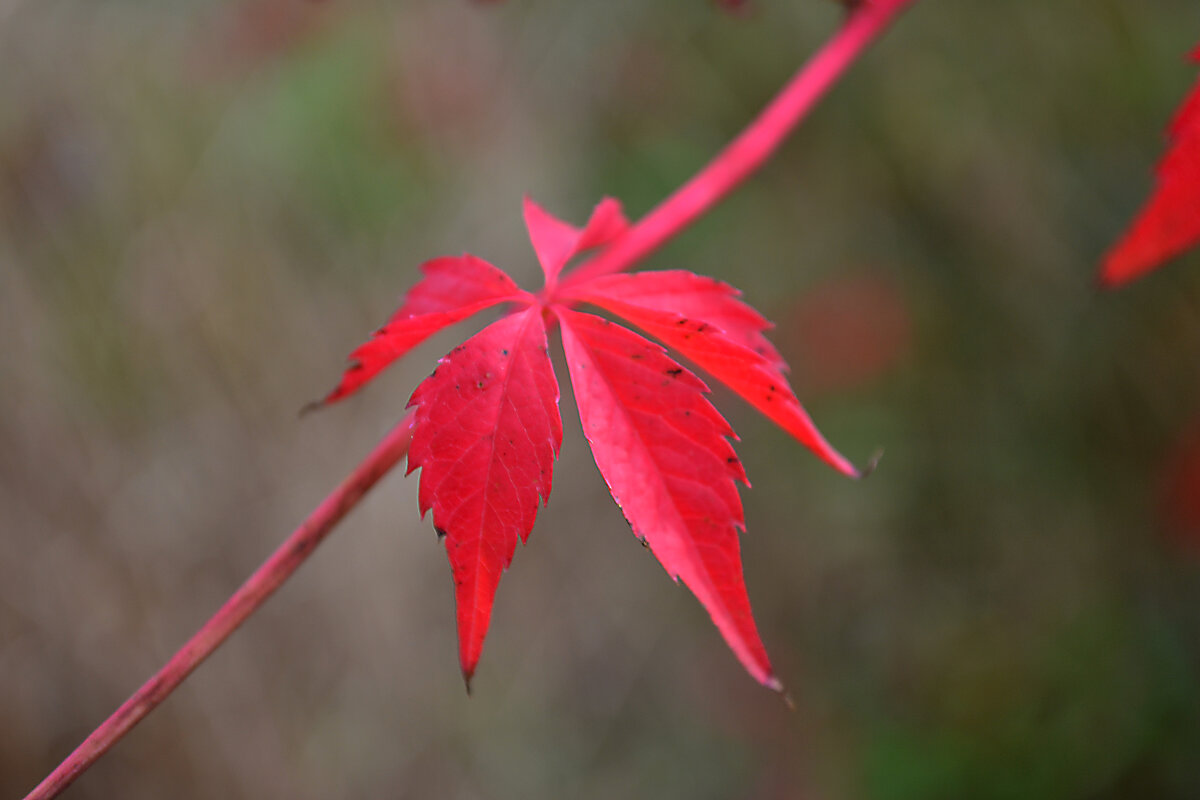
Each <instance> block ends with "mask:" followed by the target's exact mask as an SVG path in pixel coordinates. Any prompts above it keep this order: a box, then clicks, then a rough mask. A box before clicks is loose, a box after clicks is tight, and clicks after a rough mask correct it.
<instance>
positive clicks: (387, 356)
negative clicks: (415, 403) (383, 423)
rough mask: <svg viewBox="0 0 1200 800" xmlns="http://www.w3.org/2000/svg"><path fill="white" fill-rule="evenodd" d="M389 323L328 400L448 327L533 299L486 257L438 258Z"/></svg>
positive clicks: (358, 354)
mask: <svg viewBox="0 0 1200 800" xmlns="http://www.w3.org/2000/svg"><path fill="white" fill-rule="evenodd" d="M421 271H422V272H424V273H425V277H424V278H423V279H422V280H421V281H419V282H418V283H417V284H416V285H415V286H414V287H413V288H412V289H410V290H409V292H408V294H407V295H406V296H405V299H404V303H403V304H402V305H401V306H400V308H399V309H398V310H397V311H396V312H395V313H394V314H392V316H391V318H390V319H389V320H388V322H387V324H386V325H384V326H383V327H382V328H380V329H379V330H378V331H376V332H375V334H374V335H373V336H372V337H371V339H369V340H368V341H366V342H365V343H363V344H361V345H359V347H358V348H357V349H356V350H355V351H354V352H352V353H351V354H350V361H351V364H350V366H349V367H347V368H346V371H345V372H344V373H342V380H341V382H340V383H339V384H338V385H337V387H335V388H334V390H333V391H332V392H330V393H329V394H328V395H327V396H326V397H325V399H324V401H323V402H325V403H333V402H336V401H338V400H341V399H342V398H344V397H347V396H349V395H351V394H354V392H356V391H358V390H359V389H360V388H362V386H363V385H364V384H365V383H367V382H368V381H370V380H371V379H372V378H374V377H375V376H376V375H378V374H379V372H380V371H382V370H383V369H384V368H385V367H387V366H388V365H389V364H391V363H392V362H393V361H395V360H396V359H397V358H400V357H401V356H403V355H404V354H405V353H407V352H408V351H409V350H411V349H413V348H414V347H416V346H417V345H418V344H420V343H421V342H423V341H425V340H426V339H427V338H429V337H430V336H432V335H433V334H435V333H437V332H438V331H440V330H441V329H442V328H445V327H447V326H448V325H453V324H454V323H456V322H460V321H462V320H464V319H466V318H467V317H469V316H472V315H473V314H475V313H477V312H479V311H482V310H483V309H485V308H488V307H489V306H494V305H496V304H497V303H501V302H504V301H505V300H518V299H521V298H522V297H528V296H529V295H528V293H527V292H524V291H522V290H521V289H520V287H518V286H517V284H515V283H513V280H512V278H510V277H508V275H507V274H505V273H504V272H503V271H502V270H500V269H499V268H497V267H494V266H492V265H491V264H489V263H487V262H486V261H484V260H483V259H481V258H476V257H475V256H472V255H463V256H461V257H459V258H450V257H446V258H435V259H433V260H432V261H427V262H425V263H424V264H422V265H421Z"/></svg>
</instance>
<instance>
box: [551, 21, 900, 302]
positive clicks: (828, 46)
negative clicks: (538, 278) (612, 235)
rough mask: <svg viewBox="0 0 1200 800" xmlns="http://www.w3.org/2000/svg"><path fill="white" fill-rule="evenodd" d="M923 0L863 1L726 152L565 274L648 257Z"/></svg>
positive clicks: (744, 173)
mask: <svg viewBox="0 0 1200 800" xmlns="http://www.w3.org/2000/svg"><path fill="white" fill-rule="evenodd" d="M913 2H915V0H859V2H857V3H856V4H854V5H853V6H852V8H853V10H852V11H851V12H850V13H849V15H848V16H847V18H846V22H845V24H844V25H843V26H842V27H841V28H840V29H839V30H838V32H837V33H836V34H834V36H833V38H831V39H830V40H829V41H828V42H826V43H825V45H824V46H823V47H822V48H821V49H820V50H819V51H817V53H816V54H815V55H814V56H813V57H812V58H811V59H809V61H808V62H806V63H805V64H804V66H802V67H801V68H800V69H799V70H798V71H797V72H796V74H795V75H794V76H793V77H792V78H791V80H789V81H788V83H787V85H785V86H784V87H783V89H782V90H781V91H780V92H779V94H777V95H776V96H775V98H774V99H773V100H771V102H770V103H769V104H768V105H767V107H766V108H764V109H763V110H762V111H761V112H760V113H759V115H758V116H757V117H756V118H755V119H754V121H752V122H751V123H750V124H749V125H748V126H747V127H746V128H745V129H744V130H743V131H742V132H741V133H740V134H738V136H737V138H735V139H734V140H733V141H732V142H730V143H729V144H728V145H726V146H725V149H724V150H722V151H721V152H720V153H718V154H717V156H716V157H715V158H713V160H712V161H710V162H709V163H708V164H707V165H706V166H705V167H704V168H703V169H702V170H700V171H699V172H698V173H696V174H695V175H694V176H693V177H692V179H691V180H689V181H688V182H687V183H685V184H684V185H683V186H681V187H679V188H678V189H677V190H676V191H675V193H674V194H672V195H671V196H670V197H668V198H667V199H666V200H664V201H663V202H662V203H660V204H659V205H658V206H656V207H655V208H654V209H653V210H652V211H650V213H649V214H647V215H646V216H644V217H642V218H641V219H640V220H638V222H637V224H635V225H634V226H633V227H632V228H630V229H629V230H628V231H627V232H626V233H625V235H624V236H622V237H621V238H619V239H617V240H616V241H615V242H613V244H612V245H611V246H610V247H608V248H606V249H604V250H602V251H601V252H600V253H599V254H598V255H597V256H596V257H594V258H592V259H591V260H589V261H587V262H585V263H584V264H582V265H580V267H579V268H578V269H576V270H575V271H574V272H572V273H570V274H569V275H567V276H565V277H564V278H563V281H562V282H563V284H574V283H577V282H581V281H584V280H587V279H588V278H593V277H596V276H598V275H605V274H608V273H610V272H620V271H622V270H625V269H628V268H629V267H631V266H632V265H634V264H636V263H637V262H639V261H641V260H642V259H643V258H645V257H646V256H647V255H649V254H650V253H651V252H653V251H654V250H656V249H658V248H659V247H660V246H662V245H663V244H664V243H665V242H666V241H667V240H669V239H670V238H671V237H673V236H674V235H675V234H677V233H679V232H680V231H681V230H683V229H684V228H686V227H687V226H688V225H690V224H691V223H692V222H693V221H695V220H696V219H697V218H698V217H700V216H701V215H702V214H704V213H705V212H706V211H708V210H709V209H711V208H712V207H713V206H715V205H716V204H717V203H718V202H719V201H720V200H721V199H722V198H724V197H725V195H727V194H729V192H730V191H732V190H733V189H734V188H735V187H736V186H737V185H738V184H739V183H741V182H742V181H744V180H745V179H746V178H748V177H749V176H750V175H751V174H753V173H754V172H755V170H757V169H758V168H759V167H761V166H762V165H763V164H764V163H765V162H766V161H767V159H769V158H770V157H771V156H772V155H773V154H774V153H775V151H776V150H777V149H778V148H779V145H780V144H782V143H783V141H784V140H785V139H786V138H787V136H788V134H790V133H791V132H792V130H794V129H795V127H796V126H797V125H799V124H800V122H801V121H802V120H803V119H804V117H805V116H807V114H808V112H809V111H811V110H812V108H813V107H814V106H815V105H816V104H817V101H819V100H820V99H821V98H822V97H823V96H824V95H825V93H826V92H827V91H829V89H830V88H831V87H832V86H833V85H834V84H835V83H836V82H837V80H838V79H839V78H840V77H841V76H842V74H843V73H844V72H845V71H846V70H847V68H849V67H850V65H851V64H853V63H854V62H855V60H857V58H858V57H859V56H860V55H861V54H862V53H863V51H864V50H866V49H867V47H868V46H869V45H870V44H871V43H872V42H873V41H875V39H877V38H878V37H879V35H880V34H881V33H883V31H884V30H886V29H887V27H888V25H889V24H891V22H892V20H894V19H895V18H896V16H897V15H898V14H899V13H900V12H901V11H903V10H904V9H905V8H906V7H907V6H909V5H910V4H912V3H913Z"/></svg>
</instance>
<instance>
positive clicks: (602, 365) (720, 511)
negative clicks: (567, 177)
mask: <svg viewBox="0 0 1200 800" xmlns="http://www.w3.org/2000/svg"><path fill="white" fill-rule="evenodd" d="M525 221H526V225H527V227H528V229H529V235H530V240H531V241H532V244H533V249H534V252H535V253H536V254H537V256H538V260H539V261H540V262H541V265H542V268H543V270H544V272H545V275H546V285H545V288H543V289H542V290H541V291H540V292H539V293H538V294H536V295H534V294H531V293H529V292H525V291H523V290H521V289H520V288H518V287H517V285H516V284H515V283H513V281H512V280H511V279H510V278H509V277H508V276H507V275H505V274H504V273H503V272H502V271H500V270H499V269H497V268H496V267H493V266H492V265H490V264H488V263H487V262H485V261H483V260H481V259H478V258H475V257H474V256H470V255H464V256H462V257H461V258H443V259H435V260H434V261H431V262H429V263H427V264H425V265H424V267H423V271H424V273H425V277H424V278H423V279H422V280H421V281H420V282H419V283H418V284H417V285H416V286H415V287H413V289H412V290H411V291H410V292H409V293H408V295H407V296H406V298H405V302H404V304H403V305H402V306H401V307H400V309H399V310H398V311H396V313H395V314H393V315H392V317H391V318H390V319H389V320H388V323H387V324H386V325H385V326H384V327H383V328H382V329H380V330H379V331H378V332H377V333H376V334H375V336H374V338H372V339H371V340H370V341H368V342H367V343H366V344H364V345H362V346H361V347H359V348H358V349H357V350H355V351H354V353H353V354H352V356H351V358H352V359H353V361H354V363H353V364H352V365H351V366H350V368H348V369H347V370H346V372H345V374H344V375H343V376H342V380H341V382H340V383H339V384H338V386H337V388H336V389H334V391H333V392H331V393H330V394H329V395H328V396H327V397H326V399H325V402H327V403H329V402H333V401H336V400H340V399H341V398H343V397H345V396H347V395H349V394H351V393H353V392H354V391H356V390H357V389H358V388H360V387H361V386H362V385H363V384H365V383H366V382H367V381H369V380H370V379H371V378H373V377H374V376H375V375H376V374H378V372H379V371H380V370H382V369H383V368H384V367H386V366H387V365H388V364H389V363H391V362H392V361H393V360H395V359H396V358H398V357H400V356H401V355H403V354H404V353H406V352H408V350H409V349H411V348H412V347H413V346H414V345H415V344H416V343H417V342H419V341H421V340H423V339H424V338H425V337H427V336H429V335H430V334H431V333H433V332H434V331H436V330H439V329H441V328H443V327H445V326H447V325H450V324H453V323H455V322H458V321H460V320H463V319H465V318H466V317H468V316H470V315H472V314H474V313H475V312H477V311H481V310H483V309H485V308H487V307H489V306H493V305H496V304H498V303H502V302H511V303H514V304H516V305H517V306H518V308H517V310H515V311H513V312H511V313H510V314H509V315H508V316H506V317H504V318H502V319H501V320H500V321H499V322H495V323H493V324H491V325H489V326H488V327H486V328H484V330H483V331H482V332H480V333H479V334H477V335H476V336H473V337H472V338H470V339H468V340H467V341H466V342H465V343H464V344H463V345H461V346H459V347H457V348H455V349H454V350H453V351H452V352H451V353H450V354H449V355H447V356H446V357H445V358H443V359H442V360H441V361H440V362H439V363H438V367H437V369H436V370H434V372H433V374H432V375H431V376H430V377H429V378H428V379H426V380H425V381H424V382H423V383H422V384H421V385H420V386H419V387H418V388H417V390H416V392H415V393H414V394H413V396H412V399H411V401H410V405H414V406H416V408H417V411H416V417H415V420H414V423H413V443H412V449H411V451H410V453H409V471H410V472H412V471H413V470H415V469H417V468H418V467H419V468H421V486H420V507H421V512H422V514H424V513H425V512H426V511H428V510H429V509H432V510H433V522H434V526H435V528H436V529H437V531H438V533H439V534H440V535H442V537H443V539H444V541H445V545H446V548H447V552H448V554H449V557H450V564H451V568H452V570H453V574H454V582H455V600H456V604H457V607H458V639H459V658H460V663H461V667H462V671H463V675H464V677H465V678H466V679H467V681H468V687H469V686H470V680H471V677H472V676H473V675H474V673H475V668H476V665H477V664H478V661H479V656H480V653H481V651H482V647H483V641H484V638H485V637H486V635H487V629H488V624H489V621H490V619H491V613H492V607H493V602H494V598H495V593H496V589H497V587H498V586H499V581H500V574H501V573H502V572H503V571H504V570H505V569H506V568H507V567H508V565H509V563H510V562H511V560H512V556H513V552H514V549H515V547H516V542H517V540H518V539H521V540H522V541H524V540H525V539H526V538H527V537H528V536H529V533H530V530H531V529H532V528H533V523H534V520H535V518H536V516H537V509H538V502H539V500H542V501H545V500H546V498H547V497H548V496H549V494H550V486H551V476H552V472H553V462H554V458H555V457H556V456H557V454H558V449H559V445H560V443H561V440H562V423H561V420H560V417H559V412H558V397H559V394H558V384H557V382H556V381H555V378H554V372H553V369H552V367H551V364H550V359H549V355H548V350H547V345H546V320H547V319H550V318H553V319H554V320H556V321H557V322H559V323H560V324H561V328H562V335H563V346H564V350H565V352H566V356H567V364H568V367H569V370H570V375H571V384H572V386H573V387H574V390H575V397H576V400H577V402H578V404H579V412H580V418H581V421H582V423H583V431H584V434H585V436H586V437H587V440H588V443H589V444H590V446H591V448H592V453H593V455H594V456H595V459H596V464H597V466H599V468H600V472H601V474H602V475H603V476H604V479H605V481H606V482H607V483H608V486H609V489H610V491H611V492H612V495H613V498H614V499H615V500H616V501H617V504H618V505H619V506H620V507H621V510H622V512H623V513H624V514H625V517H626V519H627V520H628V521H629V524H630V526H631V527H632V528H633V531H634V533H635V534H636V535H637V536H638V538H639V539H641V540H642V541H643V542H644V543H645V544H646V545H647V546H648V547H649V548H650V549H651V550H652V551H653V552H654V554H655V556H656V557H657V558H658V560H659V561H660V562H661V563H662V565H663V567H664V568H665V569H666V570H667V572H668V573H669V574H670V575H671V576H672V577H674V578H676V579H677V580H682V581H683V582H684V583H685V584H686V585H687V586H688V588H689V589H691V591H692V593H693V594H695V595H696V597H697V598H698V599H699V600H700V602H701V604H703V605H704V607H705V609H706V610H707V611H708V612H709V614H710V615H711V616H712V619H713V622H714V623H715V624H716V626H717V628H718V630H720V632H721V634H722V635H723V636H724V637H725V640H726V642H727V643H728V644H729V646H730V648H731V649H732V650H733V652H734V654H735V655H736V656H737V657H738V659H739V660H740V661H741V663H742V664H743V666H745V668H746V670H747V671H748V672H749V673H750V674H751V675H752V676H753V677H754V678H755V680H757V681H759V682H760V683H762V684H763V685H765V686H768V687H771V688H773V689H779V688H780V685H779V682H778V680H776V678H775V677H774V674H773V672H772V670H771V664H770V661H769V660H768V658H767V654H766V649H765V648H764V647H763V644H762V641H761V639H760V638H759V635H758V631H757V629H756V627H755V624H754V618H753V616H752V615H751V612H750V601H749V598H748V596H747V594H746V586H745V582H744V579H743V576H742V565H741V555H740V552H739V543H738V532H739V531H740V530H741V529H742V527H743V517H742V505H741V499H740V498H739V496H738V490H737V485H736V482H737V481H741V482H743V483H745V482H746V475H745V473H744V472H743V470H742V466H741V462H740V461H739V460H738V457H737V455H736V454H735V453H734V451H733V448H732V446H731V445H730V443H729V441H728V439H729V437H733V435H734V434H733V431H732V430H731V429H730V427H729V425H728V423H727V422H726V421H725V420H724V418H723V417H722V416H721V415H720V414H719V413H718V412H717V410H716V409H715V408H713V407H712V405H711V404H710V403H709V402H708V400H707V399H706V398H705V394H707V392H708V387H707V386H705V385H704V383H703V382H702V381H701V380H700V379H699V378H697V377H696V376H694V375H693V374H692V373H690V372H688V371H687V370H686V369H684V368H683V367H681V366H679V365H678V364H677V363H676V362H675V361H673V360H672V359H671V358H669V357H668V356H667V355H666V352H665V351H664V349H663V348H662V347H661V346H659V345H656V344H653V343H651V342H649V341H647V340H646V339H643V338H642V337H641V336H639V335H637V334H636V333H634V332H632V331H630V330H627V329H626V328H623V327H621V326H620V325H617V324H615V323H612V322H609V321H607V320H604V319H601V318H599V317H596V316H593V315H590V314H584V313H581V312H577V311H573V310H571V307H572V306H574V305H577V304H579V303H581V302H586V303H591V304H593V305H597V306H600V307H601V308H604V309H607V310H609V311H612V312H613V313H615V314H617V315H619V316H622V317H624V318H625V319H628V320H629V321H631V322H633V323H634V324H635V325H637V326H638V327H640V328H642V329H643V330H645V331H647V332H648V333H650V334H651V335H653V336H655V337H656V338H658V339H659V340H660V341H662V342H663V343H664V344H666V345H668V346H670V347H672V348H674V349H675V350H678V351H679V352H680V353H682V354H683V355H685V356H687V357H688V358H690V359H691V360H692V361H694V362H696V363H697V364H698V365H700V366H701V367H702V368H704V369H705V370H706V371H708V372H709V373H710V374H712V375H713V376H714V377H716V378H717V379H718V380H720V381H722V382H724V383H725V384H727V385H728V386H730V388H732V389H733V390H734V391H735V392H737V393H738V394H740V395H742V396H743V397H745V398H746V399H747V400H748V401H749V402H750V403H751V404H752V405H754V406H755V407H756V408H758V409H759V410H760V411H762V412H763V413H764V414H766V415H767V416H768V417H769V418H771V419H773V420H775V421H776V422H778V423H779V424H780V425H782V426H783V427H784V428H785V429H786V430H787V431H788V432H789V433H791V434H792V435H793V436H795V437H796V438H798V439H799V440H800V441H802V442H803V443H804V444H806V445H807V446H808V447H810V448H811V449H812V450H813V451H814V452H816V453H817V454H818V455H819V456H820V457H821V458H822V459H824V460H825V461H827V462H828V463H830V464H832V465H833V466H834V467H836V468H837V469H839V470H841V471H842V472H843V473H846V474H848V475H851V476H858V474H859V473H858V471H857V470H856V469H855V468H854V466H853V465H852V464H851V463H850V462H849V461H847V460H846V459H845V458H844V457H843V456H842V455H841V454H839V453H838V452H837V451H836V450H834V449H833V448H832V447H831V446H830V445H829V444H828V442H826V441H825V439H824V437H823V436H821V434H820V432H819V431H818V430H817V428H816V426H815V425H813V423H812V420H811V419H809V417H808V414H807V413H806V412H805V411H804V409H803V407H802V406H801V405H800V402H799V400H797V399H796V396H795V394H793V393H792V391H791V389H790V388H789V387H788V384H787V381H786V379H785V377H784V372H785V370H786V368H787V367H786V365H785V364H784V363H783V359H782V358H781V357H780V356H779V353H778V351H776V350H775V348H774V347H773V346H772V345H771V344H770V343H769V342H768V341H767V340H766V338H765V336H764V335H763V333H764V331H765V330H767V329H768V328H769V327H770V324H769V323H768V322H767V321H766V320H765V319H764V318H763V317H762V315H761V314H759V313H758V312H757V311H755V310H754V309H752V308H751V307H750V306H748V305H746V304H745V303H743V302H742V301H741V300H739V299H738V294H739V293H738V292H737V290H736V289H733V288H732V287H730V286H728V285H726V284H724V283H721V282H719V281H714V280H712V279H710V278H703V277H700V276H698V275H693V274H692V273H689V272H682V271H673V272H658V273H637V274H633V275H602V276H598V277H592V278H586V277H580V278H577V279H575V280H572V281H570V282H569V283H568V284H565V285H564V287H562V288H560V286H559V284H558V276H559V273H560V271H561V270H562V269H563V267H564V266H565V265H566V264H567V263H568V262H569V261H570V260H571V259H572V258H573V257H575V256H576V255H578V254H579V253H581V252H582V251H584V250H588V249H590V248H595V247H602V246H605V245H607V244H609V243H610V242H614V241H617V240H619V239H620V237H621V236H622V235H623V234H624V233H625V232H626V230H627V229H628V222H627V221H626V220H625V217H624V215H623V214H622V212H621V207H620V204H619V203H617V202H616V201H615V200H612V199H605V200H604V201H602V202H601V203H600V204H599V205H598V206H596V209H595V211H594V212H593V213H592V216H591V218H590V220H589V221H588V223H587V225H586V226H584V227H583V228H582V229H581V228H576V227H574V226H572V225H570V224H568V223H566V222H563V221H561V220H559V219H556V218H555V217H553V216H551V215H550V214H548V213H547V212H545V211H544V210H543V209H541V208H540V207H539V206H538V205H537V204H535V203H534V202H533V201H531V200H528V199H527V200H526V201H525Z"/></svg>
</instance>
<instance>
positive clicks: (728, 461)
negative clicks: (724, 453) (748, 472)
mask: <svg viewBox="0 0 1200 800" xmlns="http://www.w3.org/2000/svg"><path fill="white" fill-rule="evenodd" d="M725 463H726V464H736V463H737V456H730V457H729V458H727V459H725Z"/></svg>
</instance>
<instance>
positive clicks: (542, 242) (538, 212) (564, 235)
mask: <svg viewBox="0 0 1200 800" xmlns="http://www.w3.org/2000/svg"><path fill="white" fill-rule="evenodd" d="M523 208H524V215H525V227H526V228H527V229H528V231H529V240H530V242H531V243H532V244H533V250H534V252H535V253H537V257H538V262H539V263H540V264H541V265H542V271H543V272H544V273H545V276H546V285H547V286H550V285H553V284H554V283H555V282H556V281H557V280H558V276H559V274H560V273H561V272H562V270H563V267H565V266H566V264H567V262H568V261H570V260H571V259H572V258H574V257H575V256H577V255H579V254H580V253H582V252H583V251H585V250H590V249H592V248H594V247H600V246H602V245H605V244H608V243H609V242H610V241H612V240H613V239H615V238H617V237H618V236H620V235H621V234H622V233H624V232H625V231H626V230H627V229H628V228H629V221H628V220H627V219H626V218H625V215H624V213H623V212H622V210H621V204H620V203H619V202H617V201H616V200H614V199H613V198H611V197H606V198H604V199H603V200H601V201H600V202H599V203H598V204H597V205H596V207H595V209H593V210H592V214H591V216H590V217H589V218H588V221H587V224H586V225H585V226H584V227H583V228H582V229H581V228H577V227H575V226H574V225H571V224H570V223H568V222H564V221H563V220H561V219H559V218H558V217H555V216H554V215H553V214H550V213H549V212H547V211H546V210H545V209H543V208H542V207H541V206H539V205H538V204H537V203H536V202H534V200H533V199H532V198H531V197H529V196H528V195H526V196H525V198H524V201H523Z"/></svg>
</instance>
